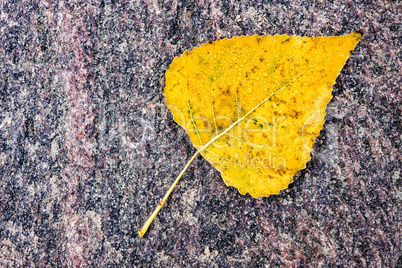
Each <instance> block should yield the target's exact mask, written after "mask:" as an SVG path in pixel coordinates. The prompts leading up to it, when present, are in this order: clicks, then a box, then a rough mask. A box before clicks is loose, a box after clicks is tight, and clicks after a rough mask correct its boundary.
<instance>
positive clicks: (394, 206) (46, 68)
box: [0, 0, 402, 267]
mask: <svg viewBox="0 0 402 268" xmlns="http://www.w3.org/2000/svg"><path fill="white" fill-rule="evenodd" d="M401 14H402V8H401V3H400V2H399V1H387V0H384V1H375V0H373V1H364V0H356V1H338V0H335V1H327V0H316V1H307V0H306V1H303V0H295V1H287V0H277V1H276V0H275V1H255V0H253V1H244V0H241V1H234V0H224V1H210V0H200V1H171V0H167V1H156V0H148V1H140V0H133V1H120V2H118V1H114V0H113V1H103V0H102V1H14V0H10V1H7V0H6V1H1V3H0V266H1V267H36V266H37V267H131V266H135V267H148V266H153V267H188V266H193V267H269V266H273V267H276V266H282V267H285V266H289V267H303V266H306V267H319V266H325V267H336V266H338V267H397V266H399V265H401V266H402V259H401V255H402V245H401V242H402V234H401V230H402V225H401V222H402V212H401V211H402V189H401V185H402V180H401V153H400V152H401V151H400V150H401V149H400V148H401V135H402V131H401V90H400V87H401V49H400V48H401V17H402V15H401ZM359 29H365V30H366V33H365V34H364V36H363V38H362V40H361V42H360V43H359V44H358V45H357V47H356V49H355V50H354V51H353V52H352V55H351V57H350V58H349V60H348V62H347V63H346V65H345V67H344V69H343V70H342V71H341V73H340V76H339V77H338V79H337V82H336V84H335V86H334V88H333V95H334V97H333V99H332V100H331V102H330V103H329V105H328V107H327V117H326V119H327V120H326V123H325V124H324V127H323V130H322V132H321V134H320V136H319V137H318V138H317V140H316V143H315V145H314V150H313V152H312V160H311V161H310V162H309V163H308V165H307V168H306V169H304V170H302V171H300V172H299V173H298V174H297V175H296V176H295V181H294V183H292V184H291V185H290V187H289V188H288V189H287V190H284V191H282V192H281V194H280V195H277V196H270V197H268V198H260V199H254V198H252V197H251V196H249V195H246V196H242V195H240V194H239V193H238V191H237V190H236V189H234V188H233V187H226V186H225V184H224V182H223V180H222V179H221V177H220V174H219V172H218V171H216V170H215V169H214V168H213V167H212V166H211V165H210V164H209V163H208V162H206V161H205V160H204V159H203V158H202V157H199V158H197V159H196V160H195V161H194V162H193V164H192V165H191V167H190V168H189V170H188V171H187V172H186V174H185V176H184V177H183V179H182V180H181V182H180V183H179V185H178V187H177V188H176V189H175V190H174V192H173V194H172V195H171V197H170V198H169V200H168V202H167V203H166V205H165V207H164V208H163V209H162V210H161V212H160V214H159V215H158V216H157V218H156V220H155V222H154V223H153V224H152V225H151V228H150V229H149V231H148V233H147V234H146V236H145V237H144V238H140V237H139V236H138V235H137V230H138V229H139V228H140V227H141V225H142V223H143V222H144V221H145V219H146V217H147V216H148V215H149V214H150V213H151V212H152V210H153V209H154V207H155V206H156V205H157V204H158V202H159V201H160V199H161V197H162V196H163V195H164V193H165V191H166V190H167V189H168V188H169V186H170V184H171V182H172V181H173V180H174V178H175V175H176V174H178V173H179V172H180V170H181V168H182V167H183V165H184V164H185V163H186V161H187V160H188V159H189V158H190V157H191V156H192V154H194V152H195V149H194V147H193V146H192V144H191V142H190V140H189V138H188V136H187V135H186V133H185V131H184V130H183V129H182V128H180V127H179V126H178V125H177V124H176V123H175V122H174V121H173V119H172V115H171V113H170V111H169V110H168V109H167V107H166V106H165V104H164V96H163V93H162V92H163V83H164V80H163V79H164V72H165V70H166V69H167V68H168V66H169V64H170V63H171V62H172V60H173V58H174V57H175V56H180V55H181V54H182V53H183V52H184V51H185V50H188V49H192V48H193V47H195V46H200V45H201V44H203V43H205V42H207V41H209V40H217V39H221V38H231V37H233V36H236V35H254V34H259V35H273V34H289V35H306V36H321V35H344V34H348V33H350V32H353V31H356V30H359ZM398 259H399V260H398ZM399 267H400V266H399Z"/></svg>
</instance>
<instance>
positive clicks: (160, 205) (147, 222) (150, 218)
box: [138, 151, 200, 237]
mask: <svg viewBox="0 0 402 268" xmlns="http://www.w3.org/2000/svg"><path fill="white" fill-rule="evenodd" d="M199 153H200V151H197V152H196V153H195V154H194V155H193V156H192V157H191V159H190V160H189V161H188V162H187V164H186V166H185V167H184V168H183V170H182V171H181V172H180V174H179V176H177V178H176V180H175V181H174V182H173V184H172V186H170V188H169V190H168V191H167V192H166V194H165V196H164V197H163V199H162V201H161V202H160V203H159V205H158V206H157V207H156V208H155V210H154V212H153V213H152V214H151V216H150V217H149V218H148V220H147V221H146V222H145V223H144V225H143V226H142V228H141V230H139V231H138V234H139V235H140V236H141V237H143V236H144V235H145V233H146V232H147V230H148V228H149V226H150V225H151V223H152V221H153V220H154V219H155V217H156V215H157V214H158V212H159V210H161V208H162V206H163V204H165V202H166V200H167V199H168V197H169V195H170V194H171V193H172V191H173V189H174V187H175V186H176V184H177V183H178V182H179V180H180V178H181V177H182V176H183V174H184V172H186V170H187V168H188V167H189V166H190V164H191V162H193V160H194V159H195V158H196V157H197V155H198V154H199Z"/></svg>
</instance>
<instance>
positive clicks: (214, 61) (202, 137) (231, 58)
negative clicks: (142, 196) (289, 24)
mask: <svg viewBox="0 0 402 268" xmlns="http://www.w3.org/2000/svg"><path fill="white" fill-rule="evenodd" d="M361 35H362V34H361V33H360V32H354V33H352V34H349V35H346V36H334V37H326V36H324V37H311V38H308V37H300V36H288V35H275V36H257V35H254V36H242V37H234V38H232V39H223V40H218V41H215V42H208V43H206V44H203V45H202V46H200V47H199V48H194V49H193V50H192V51H186V52H185V53H184V54H183V55H182V56H181V57H178V58H175V59H174V60H173V62H172V64H171V65H170V67H169V69H168V70H167V71H166V75H165V89H164V94H165V96H166V105H167V106H168V107H169V108H170V110H171V111H172V113H173V116H174V117H173V118H174V120H175V121H176V122H177V123H178V124H179V125H181V126H182V127H183V128H184V129H185V130H186V132H187V133H188V135H189V137H190V139H191V141H192V142H193V144H194V146H195V147H196V148H197V153H196V154H195V155H194V156H193V157H192V158H191V159H190V161H189V162H188V163H187V165H186V166H185V168H184V169H183V171H182V172H181V173H180V175H179V176H178V178H177V179H176V181H175V182H174V183H173V185H172V187H171V188H170V189H169V191H168V193H167V194H166V195H165V197H164V198H163V200H162V202H161V203H160V204H159V206H158V207H157V208H156V210H155V211H154V213H153V214H152V215H151V217H150V219H149V220H148V221H147V222H146V223H145V224H144V227H143V228H142V229H141V230H140V231H139V234H140V235H141V236H143V235H144V234H145V232H146V230H147V228H148V227H149V225H150V223H151V222H152V220H153V218H154V217H155V216H156V214H157V213H158V212H159V210H160V208H161V207H162V205H163V203H164V202H165V201H166V199H167V197H168V196H169V194H170V193H171V191H172V190H173V188H174V186H175V185H176V184H177V182H178V180H179V179H180V177H181V176H182V175H183V173H184V171H185V170H186V169H187V167H188V166H189V165H190V163H191V162H192V161H193V160H194V159H195V157H196V156H197V155H198V154H199V153H200V154H202V156H203V157H204V158H205V159H206V160H207V161H208V162H210V163H211V164H212V165H213V166H214V167H215V168H216V169H217V170H219V171H220V172H221V175H222V178H223V180H224V181H225V183H226V185H228V186H234V187H236V188H237V189H238V190H239V192H240V193H241V194H246V193H247V192H248V193H250V195H251V196H253V197H255V198H258V197H261V196H269V195H270V194H278V193H279V192H280V190H282V189H286V188H287V187H288V185H289V183H291V182H292V180H293V176H294V175H295V174H296V172H297V171H298V170H301V169H303V168H305V167H306V163H307V162H308V161H309V160H310V152H311V150H312V146H313V143H314V140H315V138H316V137H317V136H318V135H319V132H320V130H321V128H322V125H323V123H324V117H325V107H326V105H327V104H328V102H329V101H330V99H331V97H332V86H333V84H334V83H335V80H336V77H337V76H338V74H339V72H340V70H341V69H342V67H343V65H344V64H345V62H346V60H347V59H348V57H349V56H350V53H351V51H352V50H353V49H354V47H355V46H356V44H357V43H358V42H359V40H360V38H361Z"/></svg>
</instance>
